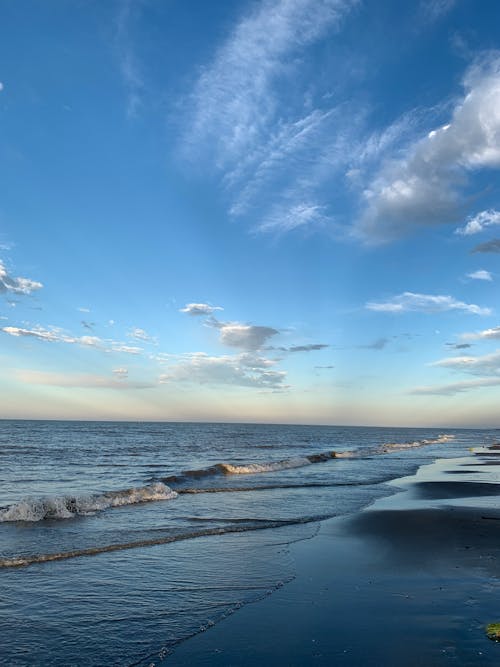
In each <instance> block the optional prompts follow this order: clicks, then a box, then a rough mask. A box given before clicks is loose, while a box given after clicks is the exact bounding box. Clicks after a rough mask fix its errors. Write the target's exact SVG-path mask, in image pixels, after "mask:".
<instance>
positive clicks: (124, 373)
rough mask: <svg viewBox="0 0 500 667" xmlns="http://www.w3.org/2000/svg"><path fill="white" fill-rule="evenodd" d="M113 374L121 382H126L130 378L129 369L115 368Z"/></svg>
mask: <svg viewBox="0 0 500 667" xmlns="http://www.w3.org/2000/svg"><path fill="white" fill-rule="evenodd" d="M112 372H113V375H114V376H115V377H117V378H118V379H119V380H124V379H125V378H127V377H128V368H114V369H113V371H112Z"/></svg>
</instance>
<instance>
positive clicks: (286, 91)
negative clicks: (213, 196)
mask: <svg viewBox="0 0 500 667" xmlns="http://www.w3.org/2000/svg"><path fill="white" fill-rule="evenodd" d="M359 4H360V3H359V0H261V2H255V3H253V4H251V5H250V6H251V9H250V11H249V12H247V13H246V14H245V15H244V16H243V17H242V18H241V19H240V20H239V21H238V22H237V23H236V24H235V26H234V28H233V29H232V30H231V31H230V34H229V36H228V37H227V39H226V40H225V41H224V42H223V43H222V45H221V46H220V48H219V49H218V50H217V51H216V53H215V56H214V58H213V60H212V62H211V63H210V64H209V65H208V66H206V67H205V68H203V70H202V72H201V75H200V77H199V78H198V80H197V82H196V84H195V86H194V88H193V91H192V94H191V95H190V96H189V98H188V99H187V101H186V105H185V106H186V113H185V115H184V118H183V123H184V125H185V130H184V133H183V139H182V145H183V152H184V155H185V156H187V157H188V159H190V160H191V162H192V163H195V164H196V165H198V164H199V162H200V159H202V157H203V155H205V156H206V157H207V158H208V160H209V161H210V167H211V168H212V169H215V172H216V174H218V175H219V176H220V177H221V179H222V184H223V186H224V191H225V194H226V196H227V197H228V199H229V202H228V207H229V209H230V214H231V215H234V216H242V215H245V214H246V213H248V212H249V211H252V218H253V219H254V220H257V219H260V221H261V222H260V224H257V225H256V228H257V229H259V230H260V231H265V232H270V231H273V232H274V231H289V230H291V229H296V228H305V227H306V226H307V227H309V226H310V225H317V224H318V223H323V222H328V221H329V219H328V217H327V216H325V214H324V213H323V205H322V201H321V199H322V198H321V197H318V196H317V190H318V188H319V187H320V185H321V184H322V183H324V181H325V180H326V179H328V178H331V175H332V171H333V169H334V165H335V168H338V166H339V165H341V164H342V165H344V167H345V165H346V163H347V162H348V161H349V160H350V158H351V155H350V153H349V150H348V148H347V145H348V143H349V142H348V141H347V138H346V137H347V135H350V134H352V128H353V126H354V125H355V123H354V115H360V112H359V107H357V108H356V111H355V112H353V113H349V114H346V113H345V110H344V109H341V108H340V106H339V105H337V106H333V105H331V106H330V104H329V100H328V97H327V96H325V95H324V94H322V93H324V91H322V90H318V91H315V92H314V93H313V92H312V88H314V86H313V85H312V84H311V79H310V76H308V73H306V70H307V65H306V63H307V62H308V57H309V52H308V49H310V47H312V45H313V44H314V43H315V42H317V41H318V40H320V39H323V38H325V37H327V36H328V37H330V36H331V35H332V34H334V33H335V32H336V31H338V30H339V29H340V27H341V24H342V22H343V19H344V18H345V17H346V16H347V15H348V14H349V12H350V11H351V10H352V9H353V8H354V7H356V6H357V5H359ZM337 65H338V64H337ZM344 76H345V78H347V77H346V75H344ZM340 78H341V77H340V75H339V72H338V71H337V77H336V85H337V87H339V86H340ZM349 78H350V79H351V78H352V77H349ZM328 85H329V86H330V83H328ZM330 96H331V95H330ZM347 118H348V122H347ZM256 211H257V212H256Z"/></svg>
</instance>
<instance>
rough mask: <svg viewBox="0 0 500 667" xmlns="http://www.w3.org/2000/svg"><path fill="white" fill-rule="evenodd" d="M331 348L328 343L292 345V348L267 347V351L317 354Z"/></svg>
mask: <svg viewBox="0 0 500 667" xmlns="http://www.w3.org/2000/svg"><path fill="white" fill-rule="evenodd" d="M327 347H330V346H329V345H328V344H327V343H310V344H308V345H291V346H290V347H266V348H265V349H266V350H269V351H271V350H275V351H277V352H292V353H294V352H317V351H318V350H324V349H326V348H327Z"/></svg>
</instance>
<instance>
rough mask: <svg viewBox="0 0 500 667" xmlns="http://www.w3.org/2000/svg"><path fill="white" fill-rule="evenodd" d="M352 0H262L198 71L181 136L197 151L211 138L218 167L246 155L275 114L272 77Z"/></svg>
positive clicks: (329, 26) (336, 20)
mask: <svg viewBox="0 0 500 667" xmlns="http://www.w3.org/2000/svg"><path fill="white" fill-rule="evenodd" d="M355 4H357V2H353V1H349V0H264V1H263V2H261V3H259V4H258V5H257V6H255V5H254V7H255V8H254V9H253V11H252V12H251V13H249V14H248V15H247V16H246V17H244V18H243V19H242V20H241V21H240V22H239V23H238V24H237V25H236V26H235V28H234V30H233V31H232V33H231V35H230V36H229V38H228V39H227V40H226V42H225V43H224V44H223V45H222V46H221V48H220V49H219V50H218V52H217V53H216V55H215V58H214V60H213V62H212V63H211V65H210V66H209V67H207V68H205V69H204V71H203V72H202V74H201V76H200V78H199V80H198V82H197V84H196V87H195V90H194V92H193V95H192V100H191V101H192V103H193V104H194V117H193V118H192V122H191V124H190V128H189V137H186V141H187V142H188V143H189V145H190V146H192V147H193V148H194V149H195V150H196V153H198V147H199V145H200V143H204V142H206V141H207V140H210V143H211V144H212V143H213V144H215V146H216V147H217V152H216V154H215V163H216V166H218V167H219V168H221V167H224V166H225V165H227V163H228V162H231V163H232V162H233V161H234V160H235V158H239V157H240V156H241V155H245V154H248V152H249V151H251V150H253V149H254V147H255V145H256V144H260V143H261V141H262V134H263V133H264V134H266V135H267V129H268V125H269V123H270V122H271V121H272V120H273V119H274V118H275V116H276V115H277V114H278V110H277V108H276V107H277V104H276V97H275V95H276V94H275V82H276V80H277V79H278V78H280V77H283V75H284V74H285V73H286V71H287V70H288V71H290V62H291V59H292V56H293V55H294V54H295V53H296V52H298V51H300V50H301V49H303V48H304V47H306V46H307V45H309V44H311V43H312V42H314V41H315V40H317V39H319V38H320V37H322V36H323V35H325V34H326V33H327V32H328V30H331V29H332V28H335V27H337V26H339V24H340V22H341V20H342V18H343V16H344V15H345V14H346V13H347V12H348V11H349V10H350V9H351V8H352V7H353V6H354V5H355Z"/></svg>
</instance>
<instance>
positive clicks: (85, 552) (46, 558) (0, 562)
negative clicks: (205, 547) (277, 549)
mask: <svg viewBox="0 0 500 667" xmlns="http://www.w3.org/2000/svg"><path fill="white" fill-rule="evenodd" d="M333 516H335V515H334V514H321V515H315V516H307V517H299V518H296V519H269V520H267V519H257V520H253V519H248V524H244V523H243V524H235V525H231V526H223V527H219V528H201V529H198V530H194V531H190V532H188V533H184V534H182V535H166V536H164V537H153V538H150V539H144V540H136V541H133V542H120V543H118V544H106V545H102V546H96V547H90V548H87V549H75V550H73V551H62V552H57V553H50V554H34V555H32V556H16V557H14V558H2V559H0V568H3V567H4V568H9V567H26V566H27V565H34V564H35V563H48V562H51V561H56V560H68V559H70V558H78V557H81V556H97V555H98V554H102V553H109V552H112V551H125V550H126V549H138V548H141V547H151V546H157V545H159V544H170V543H172V542H180V541H182V540H191V539H194V538H196V537H206V536H210V535H225V534H227V533H243V532H249V531H256V530H266V529H268V528H281V527H283V526H294V525H299V524H305V523H312V522H316V521H324V520H325V519H331V518H332V517H333Z"/></svg>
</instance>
